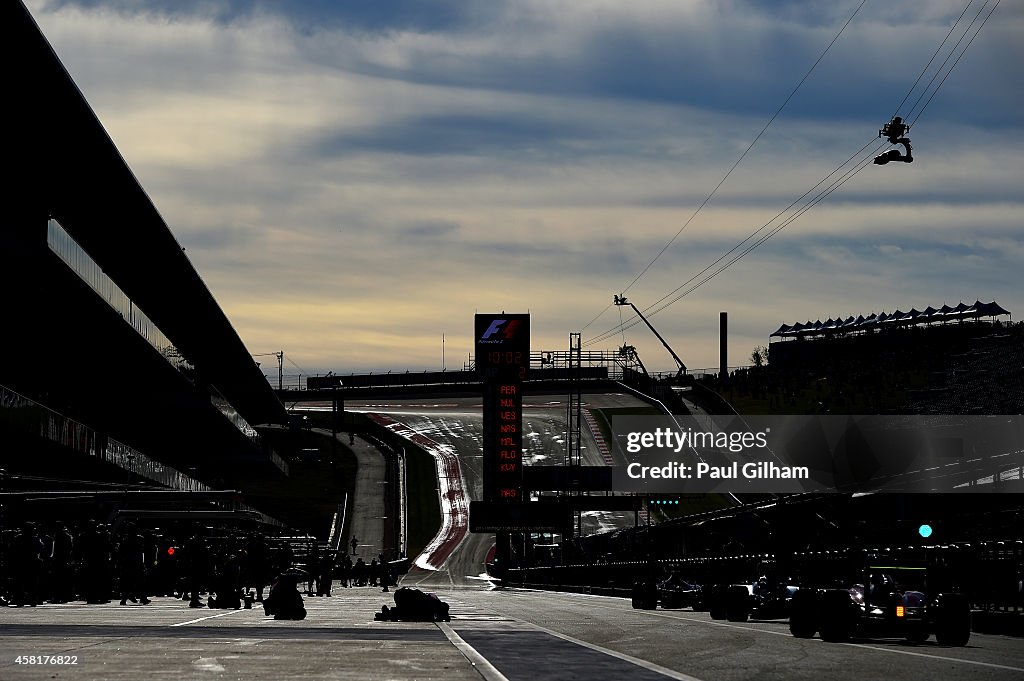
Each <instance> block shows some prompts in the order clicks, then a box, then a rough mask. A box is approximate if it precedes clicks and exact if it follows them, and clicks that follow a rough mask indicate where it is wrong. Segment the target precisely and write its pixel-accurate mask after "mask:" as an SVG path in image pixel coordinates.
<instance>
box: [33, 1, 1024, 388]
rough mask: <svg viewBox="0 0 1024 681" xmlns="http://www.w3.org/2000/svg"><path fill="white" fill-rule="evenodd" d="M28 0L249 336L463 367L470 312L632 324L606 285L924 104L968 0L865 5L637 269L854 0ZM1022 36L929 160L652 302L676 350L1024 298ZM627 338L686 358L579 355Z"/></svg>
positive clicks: (858, 185) (840, 156)
mask: <svg viewBox="0 0 1024 681" xmlns="http://www.w3.org/2000/svg"><path fill="white" fill-rule="evenodd" d="M994 3H995V0H990V2H989V3H988V6H987V7H984V4H985V2H984V0H975V1H974V2H972V4H971V6H970V7H969V8H968V10H967V14H966V15H965V19H964V23H963V24H962V25H963V26H965V25H966V23H967V22H969V21H970V20H971V19H973V18H974V17H975V15H976V14H977V12H978V11H979V10H983V13H982V15H981V17H982V18H984V16H985V15H987V13H988V11H989V9H991V8H992V6H993V5H994ZM26 4H27V5H28V7H29V9H30V10H31V12H32V14H33V15H34V16H35V18H36V20H37V22H38V23H39V25H40V27H41V28H42V30H43V33H44V34H45V35H46V36H47V38H48V39H49V40H50V42H51V43H52V45H53V47H54V49H55V50H56V52H57V54H58V55H59V56H60V58H61V59H62V60H63V62H64V64H65V66H66V67H67V68H68V70H69V71H70V73H71V75H72V77H73V78H74V79H75V80H76V82H77V83H78V85H79V87H80V88H81V89H82V91H83V93H84V94H85V97H86V98H87V99H88V101H89V102H90V103H91V105H92V107H93V109H94V110H95V111H96V113H97V115H98V116H99V118H100V120H101V121H102V122H103V124H104V125H105V126H106V129H107V131H108V132H109V134H110V136H111V137H112V138H113V140H114V142H115V144H117V146H118V148H119V149H120V151H121V153H122V155H123V156H124V158H125V159H126V161H127V162H128V164H129V165H130V166H131V168H132V169H133V171H134V172H135V174H136V176H137V177H138V178H139V180H140V182H141V183H142V185H143V187H145V189H146V190H147V192H148V193H149V195H150V197H151V198H152V199H153V201H154V203H155V204H156V206H157V208H158V209H159V210H160V212H161V213H162V215H163V216H164V219H165V220H166V221H167V223H168V224H169V225H170V227H171V230H172V231H173V232H174V234H175V235H176V236H177V238H178V240H179V241H180V242H181V243H182V245H183V246H184V247H185V248H186V250H187V252H188V255H189V257H190V258H191V260H192V262H193V264H194V265H195V267H196V268H197V269H198V270H199V272H200V274H201V275H202V277H203V278H204V280H205V281H206V282H207V284H208V286H209V288H210V290H211V291H212V292H213V294H214V296H215V297H216V298H217V300H218V301H219V302H220V304H221V306H222V307H223V308H224V310H225V312H226V313H227V315H228V317H229V318H230V319H231V320H232V322H233V324H234V326H235V328H236V329H237V330H238V332H239V334H240V335H241V337H242V339H243V340H244V341H245V343H246V345H247V346H248V347H249V349H250V350H251V351H252V352H255V353H262V352H271V351H276V350H278V349H283V350H284V351H285V353H286V355H287V356H288V358H289V360H290V362H291V363H294V364H291V363H290V364H289V366H288V370H289V371H291V372H296V371H297V370H296V369H295V365H298V366H300V367H302V368H303V369H304V370H306V371H308V372H316V371H327V370H334V371H336V372H339V373H341V372H349V371H363V370H384V369H412V370H419V369H436V368H440V366H441V362H442V334H443V335H444V337H445V339H446V342H445V345H444V355H445V359H446V364H447V366H448V368H461V366H462V363H463V362H464V361H465V360H466V359H467V358H468V355H469V353H470V352H471V349H472V324H473V315H474V313H475V312H492V311H501V310H506V311H509V312H512V311H516V312H521V311H529V312H531V313H532V315H533V346H534V348H535V349H544V350H549V349H564V348H566V347H567V345H568V334H569V333H570V332H571V331H580V330H583V339H584V342H585V343H586V342H587V341H588V340H591V341H592V340H593V339H595V338H600V337H601V334H603V333H605V332H608V331H611V330H615V329H617V328H618V325H619V323H620V315H619V313H620V308H615V307H609V303H610V302H611V298H612V295H613V294H614V293H619V292H622V291H626V292H627V295H628V297H629V298H630V299H631V300H632V301H633V302H635V303H636V304H637V305H638V306H640V307H641V308H646V307H648V306H649V305H652V304H654V303H655V302H657V301H659V300H661V299H662V298H663V297H664V296H666V295H668V294H670V293H671V292H672V291H674V290H675V289H677V287H680V285H682V284H683V283H684V282H686V281H687V280H688V279H690V278H691V277H692V276H694V275H696V274H697V273H698V272H700V271H701V270H702V269H704V268H705V267H707V266H708V265H710V264H711V263H713V262H714V261H715V260H716V259H717V258H718V257H719V256H720V255H722V254H723V253H724V252H726V251H728V250H729V249H731V248H733V247H734V246H736V245H737V243H738V242H740V240H742V239H743V238H745V237H746V236H747V235H749V234H750V233H751V232H753V231H754V230H756V229H758V228H759V227H761V226H763V225H765V224H766V223H767V222H768V221H769V220H771V219H772V218H773V217H774V216H775V215H776V214H777V213H779V212H780V211H782V210H783V209H785V208H786V207H787V206H788V205H789V204H790V203H791V202H792V201H794V200H795V199H797V198H798V197H799V196H801V195H802V194H803V193H804V192H806V191H807V190H808V189H810V188H812V187H813V186H814V185H815V184H816V183H817V182H818V181H819V180H821V179H823V178H824V177H825V176H826V175H828V174H829V173H830V172H831V171H832V170H834V169H835V168H836V167H837V166H839V165H840V164H841V163H842V162H843V161H844V160H846V159H847V158H849V157H850V156H851V155H853V154H854V153H855V152H856V151H857V150H858V149H861V148H862V147H863V145H865V144H867V143H868V142H870V141H871V140H872V138H873V137H874V136H875V135H876V133H877V130H878V128H879V126H880V125H881V124H882V123H883V122H885V121H887V120H888V119H889V117H890V116H892V115H893V113H894V112H895V111H896V109H897V107H898V106H899V105H900V102H901V100H903V99H904V97H905V96H906V95H907V94H908V93H910V94H911V97H910V98H909V99H908V100H907V102H906V104H905V105H904V107H903V109H902V110H901V112H903V113H906V112H907V111H908V110H910V108H911V106H912V105H913V103H914V102H915V100H916V99H917V96H918V94H919V93H920V92H921V91H922V90H924V88H925V87H926V84H927V83H928V81H929V79H930V78H931V75H932V73H934V72H935V70H936V69H937V68H938V67H939V64H940V63H941V62H942V60H943V59H944V58H945V54H946V52H943V53H942V54H940V56H939V58H938V60H936V62H934V63H933V65H932V67H931V70H929V71H927V72H926V75H925V77H924V79H923V80H922V81H921V83H919V85H918V87H917V89H915V90H911V88H912V86H913V85H914V81H915V79H916V78H917V77H918V75H919V74H921V73H922V70H923V69H924V68H925V65H926V64H927V63H928V60H929V59H930V58H931V57H932V55H933V53H934V52H935V50H936V49H937V48H938V46H939V44H940V42H941V41H942V40H943V38H944V37H945V36H946V34H947V32H948V31H949V29H950V27H951V26H952V25H953V22H954V21H955V20H956V19H957V17H958V16H960V14H961V12H963V10H964V6H965V4H966V0H931V1H929V2H920V1H919V0H905V1H893V0H886V1H885V2H881V1H880V0H868V2H867V3H866V4H865V5H864V7H863V9H861V10H860V12H859V13H858V14H857V15H856V17H855V18H854V19H853V21H852V23H850V25H849V27H848V28H847V29H846V30H845V32H844V33H843V34H842V36H841V37H840V38H839V40H838V42H836V44H835V45H834V46H833V47H832V48H831V50H830V51H829V52H828V54H827V55H826V56H825V58H824V59H823V60H822V61H821V63H820V64H819V65H818V67H817V68H816V69H815V70H814V72H813V73H812V74H811V76H810V77H809V78H808V79H807V80H806V82H805V83H804V84H803V86H802V87H801V88H800V90H799V91H798V92H797V94H796V95H795V96H794V97H793V98H792V100H791V101H790V102H789V103H788V105H787V106H786V107H785V109H784V110H783V111H782V113H781V114H780V115H779V117H778V118H777V119H776V120H775V122H774V123H773V124H772V125H771V126H770V127H769V128H768V130H767V131H766V132H765V133H764V135H763V136H762V137H761V138H760V140H759V141H758V143H757V144H756V145H755V146H754V147H753V149H752V150H751V151H750V153H749V154H748V155H747V157H746V158H745V159H744V160H743V162H742V163H741V164H740V165H739V166H738V167H737V169H736V170H735V172H733V174H732V175H731V176H730V177H729V179H728V180H727V181H726V182H725V183H724V184H723V185H722V187H721V189H720V190H719V191H718V193H717V194H716V195H715V196H714V197H713V198H712V200H711V201H710V202H709V203H708V204H707V205H706V206H705V207H704V208H703V210H701V211H700V212H699V213H698V214H697V215H696V217H694V218H693V220H692V221H691V222H690V224H689V225H688V226H687V227H686V229H685V230H684V231H683V232H682V233H681V234H680V235H679V238H678V239H676V240H675V242H674V243H673V244H672V246H671V247H670V248H668V249H667V250H666V251H665V252H664V254H663V255H661V256H660V257H659V258H658V259H657V262H655V263H654V265H653V266H651V267H650V269H649V270H648V271H647V272H646V273H645V274H644V275H643V276H642V277H641V278H640V279H639V280H638V281H636V283H634V284H632V286H630V283H631V282H632V281H633V280H634V278H635V277H636V276H637V275H638V274H639V273H640V272H641V271H642V270H643V269H644V268H645V267H646V266H647V265H648V264H649V263H650V262H651V260H652V259H653V258H655V256H657V255H658V253H659V251H661V250H662V249H663V248H664V247H665V246H666V244H667V243H668V242H669V240H670V239H672V237H673V236H674V235H675V234H676V233H677V232H678V231H679V229H680V228H681V227H683V225H684V224H685V223H686V222H687V220H688V219H690V218H691V216H693V215H694V211H696V210H697V208H698V206H700V204H701V202H702V201H703V200H704V199H705V197H707V195H708V194H709V193H710V192H711V191H712V190H713V189H714V188H715V186H716V185H717V184H718V183H719V181H720V180H721V179H722V178H723V176H724V175H725V174H726V172H727V171H728V170H729V168H730V167H731V166H732V165H733V163H734V162H735V161H736V160H737V159H738V158H739V157H740V154H741V153H743V151H744V149H746V148H747V146H748V145H749V144H750V142H751V141H752V140H753V139H754V138H755V136H756V135H757V134H758V132H759V131H761V129H762V128H763V127H764V125H765V124H766V123H767V122H768V120H769V118H770V117H771V116H772V114H773V113H774V112H775V111H776V110H777V109H778V108H779V106H780V105H781V104H782V103H783V101H784V100H785V99H786V97H787V95H788V94H789V93H790V92H791V91H792V90H793V88H794V87H795V86H796V84H797V83H798V82H799V81H800V79H801V78H802V77H803V76H804V74H805V73H806V72H807V70H808V69H809V68H810V67H811V65H812V64H813V63H814V61H815V60H816V59H817V58H818V56H819V55H820V54H821V52H822V50H824V49H825V47H826V46H827V45H828V44H829V41H831V40H832V38H833V37H834V36H835V34H836V32H837V31H838V30H839V28H840V27H841V26H842V25H843V23H844V22H845V21H846V20H847V19H848V18H849V16H850V15H851V14H852V13H853V12H854V10H855V9H856V8H857V6H858V5H859V4H860V2H859V0H844V1H843V2H829V3H821V2H814V1H811V0H807V1H803V0H776V1H771V2H768V1H765V2H756V1H753V0H731V1H727V0H722V1H719V2H715V1H712V0H702V1H687V0H650V1H632V2H626V1H614V0H500V1H499V0H491V1H488V2H463V1H460V0H423V1H417V0H377V1H375V2H356V1H352V2H342V1H336V0H306V1H298V0H293V1H288V2H284V1H281V2H272V1H270V0H264V1H260V0H165V1H164V2H157V1H153V2H142V1H140V0H27V3H26ZM979 24H980V20H979ZM977 25H978V24H975V28H977ZM972 34H973V33H972ZM972 34H969V35H968V37H967V38H966V39H965V40H964V41H963V43H961V48H962V47H963V45H965V44H966V43H967V40H969V39H970V35H972ZM1021 35H1024V9H1022V6H1021V4H1020V3H1017V2H1003V3H1001V4H1000V5H999V7H998V8H997V10H996V13H995V15H994V16H993V17H992V20H991V21H989V22H988V23H987V24H986V25H985V27H984V29H983V30H982V31H981V33H980V34H979V35H978V37H977V39H976V40H975V41H974V42H973V44H972V45H971V47H970V49H969V50H968V51H967V52H966V54H965V55H964V56H963V58H962V59H961V60H960V61H959V63H958V64H957V66H956V68H955V70H953V71H952V73H951V74H950V75H949V76H948V78H947V79H946V80H945V82H944V83H943V84H942V86H941V88H940V89H939V90H938V92H937V94H936V95H935V97H934V98H933V99H932V100H931V101H930V102H928V103H927V106H926V108H924V109H923V111H921V109H922V107H924V106H925V102H926V100H927V95H926V97H925V100H921V101H920V102H919V103H918V106H917V112H915V113H918V112H919V113H920V119H919V120H915V121H914V123H915V124H914V127H913V130H912V132H911V135H910V136H911V138H912V139H913V141H914V155H915V158H916V162H915V163H913V164H911V165H906V164H890V165H888V166H885V167H876V166H869V167H867V168H866V169H865V170H863V171H862V172H860V173H857V174H856V175H855V176H853V177H852V179H850V180H849V181H848V182H846V183H845V184H843V186H842V187H840V188H839V189H838V190H837V191H836V192H835V193H833V194H832V195H831V196H830V197H829V198H828V199H826V200H825V201H824V202H822V203H821V204H820V205H818V206H816V207H815V208H813V209H812V210H810V211H808V212H807V213H806V214H805V215H803V216H802V217H800V218H799V219H798V220H796V221H794V222H793V223H792V224H791V225H790V226H788V227H786V228H785V229H784V230H782V231H781V232H779V233H778V235H777V236H775V237H774V238H772V239H771V240H770V241H768V242H767V243H766V244H765V245H764V246H762V247H760V248H758V249H757V250H755V251H753V252H752V253H750V254H749V255H748V256H747V257H745V258H744V259H743V260H741V261H739V262H738V263H737V264H736V265H735V266H733V267H732V268H730V269H728V270H727V271H725V272H724V273H723V274H721V275H720V276H718V277H716V278H715V279H713V280H712V281H710V282H709V283H707V284H706V285H704V286H702V287H701V288H699V289H697V290H695V291H694V292H692V293H690V294H689V295H686V296H685V297H683V298H681V299H680V300H678V302H675V303H674V304H672V305H671V306H669V307H667V308H665V309H664V310H662V311H661V312H659V313H658V314H656V315H655V316H654V317H653V318H652V321H653V323H654V324H655V326H656V327H657V328H658V329H659V331H661V333H662V334H663V335H665V336H666V337H667V338H668V339H669V340H670V342H671V343H672V345H673V346H674V348H675V349H676V351H677V352H678V353H679V354H680V355H681V356H682V358H683V360H684V361H685V362H686V363H687V364H688V365H689V366H690V367H691V368H697V367H713V366H716V365H717V363H718V313H719V311H722V310H725V311H728V312H729V315H730V331H731V334H730V344H731V356H730V363H732V364H746V363H749V355H750V351H751V349H752V348H753V347H754V346H755V345H760V344H764V343H767V341H768V334H769V333H770V332H771V331H772V330H774V329H775V328H776V327H777V326H778V325H779V324H780V323H782V322H789V323H792V322H794V321H806V320H807V319H808V318H810V319H812V320H813V319H816V318H819V317H820V318H822V319H825V318H827V317H829V316H837V315H842V316H844V317H845V316H848V315H851V314H854V315H856V314H860V313H864V314H867V313H870V312H872V311H876V312H881V311H890V312H891V311H893V310H894V309H896V308H902V309H904V310H906V309H908V308H909V307H911V306H917V307H918V308H923V307H925V306H927V305H936V306H938V305H941V304H942V303H943V302H947V303H951V304H956V303H957V302H959V301H961V300H964V301H966V302H973V301H974V300H975V299H976V298H980V299H982V300H984V301H990V300H997V301H999V302H1000V303H1001V304H1002V305H1003V306H1004V307H1006V308H1008V309H1010V310H1011V311H1012V312H1014V313H1015V314H1016V315H1018V316H1019V318H1022V319H1024V272H1022V267H1021V264H1022V262H1024V229H1022V227H1024V224H1022V223H1024V212H1022V208H1024V188H1022V187H1024V181H1022V180H1024V114H1022V113H1021V112H1024V44H1022V42H1021V41H1020V40H1019V38H1020V36H1021ZM958 37H959V33H955V34H954V35H953V37H952V39H951V43H947V51H948V47H949V46H950V45H951V44H952V42H955V41H956V39H957V38H958ZM954 59H955V57H954ZM952 61H953V60H952V59H951V60H950V61H949V62H948V63H947V65H946V68H949V66H950V65H951V64H952ZM941 78H942V76H941V75H940V76H939V78H938V79H936V80H935V81H934V83H933V85H932V89H934V88H935V86H936V85H938V82H939V80H941ZM910 119H911V120H914V117H913V116H911V117H910ZM874 148H875V147H874V146H872V147H870V148H869V150H868V151H867V152H864V153H866V154H868V155H869V156H870V151H871V150H873V149H874ZM860 158H863V155H862V156H861V157H860ZM812 196H813V194H812ZM787 215H788V214H787ZM784 217H785V216H784ZM775 224H778V223H775ZM627 288H628V290H627ZM685 290H686V289H685V288H684V289H680V292H683V291H685ZM677 295H678V294H677ZM674 297H675V296H670V298H669V299H670V300H671V299H672V298H674ZM599 315H600V316H599ZM595 318H596V319H595ZM1016 318H1018V317H1015V319H1016ZM622 319H623V320H624V321H627V322H628V321H631V320H632V319H633V316H632V312H631V311H630V312H629V313H628V314H627V313H626V312H623V314H622ZM624 341H625V342H627V343H629V344H631V345H635V346H636V347H637V348H638V350H639V352H640V356H641V358H642V359H643V360H644V362H645V364H647V366H648V368H652V369H668V368H671V367H672V361H671V358H670V357H669V356H668V354H667V353H666V352H665V351H664V349H663V348H661V346H660V344H659V343H658V342H657V340H656V339H654V338H653V336H651V334H650V333H649V332H648V331H647V330H646V329H645V328H643V327H635V328H631V329H628V330H625V332H624V334H619V333H616V335H614V336H613V337H610V338H608V339H606V340H602V341H601V342H598V343H592V344H590V345H588V349H592V350H596V349H609V350H611V349H614V348H616V347H618V345H621V344H622V343H623V342H624Z"/></svg>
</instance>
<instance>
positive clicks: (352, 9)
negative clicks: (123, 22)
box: [45, 0, 496, 32]
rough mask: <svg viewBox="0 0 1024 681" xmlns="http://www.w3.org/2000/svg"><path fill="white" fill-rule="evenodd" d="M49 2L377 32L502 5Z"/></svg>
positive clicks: (471, 15) (468, 17)
mask: <svg viewBox="0 0 1024 681" xmlns="http://www.w3.org/2000/svg"><path fill="white" fill-rule="evenodd" d="M45 6H46V8H47V9H59V8H61V7H67V6H76V7H83V8H85V9H111V10H114V11H116V12H120V13H122V14H127V15H138V14H145V15H155V16H163V17H167V18H169V19H172V20H174V19H186V18H194V17H199V18H202V19H208V20H211V21H215V22H217V23H221V24H230V23H234V22H238V21H242V20H246V19H250V18H252V17H254V16H260V15H280V16H283V17H286V18H287V19H288V21H290V22H291V23H292V24H293V25H294V26H295V27H296V28H297V29H299V30H300V31H301V32H310V31H314V30H323V29H325V28H335V27H343V28H347V29H352V30H359V31H374V32H387V31H395V30H415V31H424V32H431V31H441V30H452V29H462V28H466V27H468V26H472V25H475V24H478V23H480V22H486V21H488V20H489V19H490V17H491V16H492V15H493V13H494V12H495V11H496V10H495V9H494V7H495V6H496V5H492V3H490V2H486V3H465V2H460V1H459V0H372V1H370V2H361V1H360V2H340V1H339V0H302V1H301V2H300V1H294V2H293V1H291V0H164V1H163V2H145V3H140V2H138V1H137V0H47V3H46V5H45Z"/></svg>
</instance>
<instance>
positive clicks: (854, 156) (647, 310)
mask: <svg viewBox="0 0 1024 681" xmlns="http://www.w3.org/2000/svg"><path fill="white" fill-rule="evenodd" d="M876 142H877V138H872V139H871V140H870V141H869V142H868V143H867V144H865V145H864V146H862V147H861V148H860V149H858V150H857V151H856V152H854V153H853V154H852V155H851V156H850V157H849V158H847V159H846V160H845V161H843V162H842V163H840V164H839V165H838V166H837V167H836V168H835V170H833V171H832V172H830V173H829V174H828V175H826V176H825V177H823V178H822V179H821V180H819V181H818V182H817V183H816V184H814V185H813V186H812V187H811V188H810V189H808V190H807V191H805V192H804V193H803V194H801V195H800V196H799V197H797V198H796V199H795V200H793V201H792V202H790V204H789V205H788V206H786V207H785V208H783V209H782V210H780V211H779V212H778V213H776V214H775V216H774V217H772V218H771V219H770V220H769V221H768V222H766V223H765V224H763V225H762V226H761V227H758V228H757V229H756V230H754V231H753V232H751V233H750V234H749V235H748V236H747V237H746V238H744V239H743V240H742V241H740V242H739V243H738V244H736V245H735V246H733V247H732V248H731V249H729V250H728V251H726V252H725V253H723V254H722V255H721V256H719V257H718V259H717V260H715V261H714V262H712V263H711V264H710V265H708V266H706V267H705V268H704V269H702V270H701V271H700V272H698V273H697V274H695V275H693V276H692V277H690V278H689V279H687V280H686V281H685V282H683V283H682V284H680V285H679V286H677V287H676V288H675V289H673V290H672V291H670V292H669V293H667V294H666V295H664V296H662V297H661V298H660V299H658V300H657V301H655V302H654V303H652V304H650V305H648V306H647V307H645V308H644V310H643V311H644V313H645V314H648V316H653V314H657V312H660V311H661V310H662V309H664V307H667V305H665V306H662V307H658V306H659V305H660V304H661V303H663V302H664V301H666V300H668V299H669V298H671V297H672V296H673V295H674V294H676V293H678V292H679V291H680V290H682V289H684V288H685V287H686V286H687V285H688V284H690V283H692V282H693V281H694V280H696V279H698V278H700V277H701V276H702V275H703V274H704V273H705V272H707V271H708V270H710V269H712V268H713V267H715V266H716V265H718V264H719V263H721V262H722V261H723V260H725V259H726V258H728V257H729V256H730V255H731V254H733V253H735V252H736V251H737V250H739V249H740V248H742V247H743V245H744V244H746V243H747V242H749V241H750V240H751V239H754V238H756V237H757V235H758V234H760V233H761V232H763V231H764V230H766V229H769V228H770V227H771V225H772V223H774V222H775V221H776V220H778V219H779V218H780V217H782V216H783V215H785V214H786V213H787V212H788V211H790V209H792V208H793V207H794V206H796V205H797V204H798V203H800V202H801V201H803V200H804V199H805V198H806V197H807V196H808V195H809V194H811V193H812V192H814V191H815V190H816V189H818V188H819V187H821V186H822V185H823V184H825V183H826V182H828V180H829V179H830V178H832V177H833V176H834V175H836V174H837V173H839V172H841V171H842V169H843V168H845V167H846V166H847V165H849V164H850V163H851V162H852V161H854V160H855V159H857V158H858V157H859V156H861V154H863V153H864V151H865V150H866V149H867V148H868V147H870V146H872V145H873V144H875V143H876ZM882 146H884V145H882ZM876 151H877V150H876ZM874 153H876V152H872V154H874ZM860 163H862V161H857V162H856V163H855V166H857V165H860ZM824 191H826V190H822V192H820V193H819V195H818V196H821V193H823V192H824ZM829 193H831V192H829ZM818 196H816V197H814V198H812V199H811V200H810V201H809V202H808V205H807V206H806V207H804V208H803V209H802V210H801V209H798V212H797V214H796V217H799V216H800V215H803V213H804V212H806V211H807V210H808V209H809V207H810V206H813V205H817V202H815V199H818ZM822 198H823V197H822ZM818 201H820V199H818ZM793 219H795V218H793ZM793 219H789V221H788V222H784V223H783V225H784V226H787V225H789V224H791V223H792V221H793ZM774 233H775V232H773V234H774ZM761 243H764V242H763V241H760V242H757V245H755V246H754V247H753V248H756V247H757V246H758V245H760V244H761ZM753 248H751V249H749V250H748V251H746V252H749V251H750V250H753ZM746 252H745V253H744V255H745V254H746ZM741 257H742V256H741ZM727 267H728V265H727ZM672 302H675V301H672ZM669 304H671V303H669ZM655 308H657V309H656V310H655ZM652 310H654V312H652ZM639 323H640V322H639V320H634V321H633V322H630V323H628V324H627V325H626V326H625V328H627V329H629V328H632V327H633V326H636V325H637V324H639ZM616 332H617V330H616V329H611V330H609V331H606V332H604V333H603V334H600V335H598V336H596V337H594V338H593V339H590V340H589V341H587V342H586V343H584V345H591V344H593V343H598V342H601V341H603V340H607V339H608V338H610V337H611V336H613V335H615V333H616Z"/></svg>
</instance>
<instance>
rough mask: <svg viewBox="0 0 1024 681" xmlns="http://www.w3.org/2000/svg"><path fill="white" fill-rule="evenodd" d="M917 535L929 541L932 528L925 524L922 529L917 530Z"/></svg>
mask: <svg viewBox="0 0 1024 681" xmlns="http://www.w3.org/2000/svg"><path fill="white" fill-rule="evenodd" d="M917 533H918V534H919V535H921V536H922V537H924V538H925V539H927V538H928V537H930V536H932V526H931V525H929V524H928V523H925V524H924V525H922V526H921V527H919V528H917Z"/></svg>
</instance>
